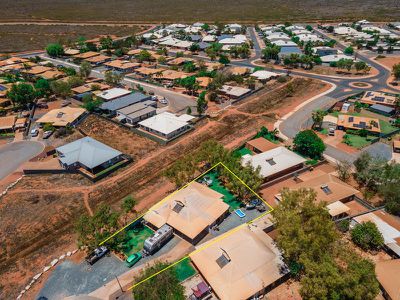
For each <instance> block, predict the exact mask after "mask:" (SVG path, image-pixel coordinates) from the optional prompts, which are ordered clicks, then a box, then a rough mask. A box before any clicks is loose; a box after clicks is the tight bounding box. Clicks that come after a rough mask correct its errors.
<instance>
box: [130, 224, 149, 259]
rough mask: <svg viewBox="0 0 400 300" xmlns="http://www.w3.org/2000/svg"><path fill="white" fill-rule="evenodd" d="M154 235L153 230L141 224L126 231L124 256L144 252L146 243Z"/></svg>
mask: <svg viewBox="0 0 400 300" xmlns="http://www.w3.org/2000/svg"><path fill="white" fill-rule="evenodd" d="M152 234H153V230H151V229H150V228H149V227H147V226H144V225H141V224H138V225H136V226H132V227H131V228H128V229H126V240H125V242H124V243H123V251H124V254H125V255H126V256H129V255H132V254H134V253H136V252H139V251H140V250H142V249H143V245H144V241H145V240H146V239H147V238H148V237H150V236H151V235H152Z"/></svg>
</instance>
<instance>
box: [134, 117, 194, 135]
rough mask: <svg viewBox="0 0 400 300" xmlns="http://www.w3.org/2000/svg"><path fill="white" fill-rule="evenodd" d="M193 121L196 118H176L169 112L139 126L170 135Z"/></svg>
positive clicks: (149, 119)
mask: <svg viewBox="0 0 400 300" xmlns="http://www.w3.org/2000/svg"><path fill="white" fill-rule="evenodd" d="M192 119H194V117H192V116H190V115H186V114H183V115H181V116H176V115H174V114H172V113H169V112H163V113H161V114H158V115H155V116H153V117H151V118H148V119H146V120H144V121H141V122H139V125H141V126H144V127H147V128H150V129H152V130H155V131H158V132H161V133H163V134H170V133H171V132H174V131H176V130H178V129H179V128H182V127H184V126H186V125H188V121H190V120H192Z"/></svg>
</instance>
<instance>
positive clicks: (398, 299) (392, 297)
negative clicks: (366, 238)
mask: <svg viewBox="0 0 400 300" xmlns="http://www.w3.org/2000/svg"><path fill="white" fill-rule="evenodd" d="M375 273H376V277H377V278H378V281H379V285H380V287H381V290H382V292H383V297H384V298H385V299H387V300H400V276H399V274H400V259H392V260H385V261H380V262H377V263H376V264H375Z"/></svg>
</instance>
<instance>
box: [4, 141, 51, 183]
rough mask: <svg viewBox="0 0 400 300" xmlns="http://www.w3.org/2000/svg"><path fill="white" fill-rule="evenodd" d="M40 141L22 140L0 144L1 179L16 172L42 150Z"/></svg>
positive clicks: (42, 146)
mask: <svg viewBox="0 0 400 300" xmlns="http://www.w3.org/2000/svg"><path fill="white" fill-rule="evenodd" d="M43 148H44V145H43V144H42V143H39V142H31V141H21V142H14V143H10V144H6V145H2V146H0V166H1V168H0V179H3V178H4V177H6V176H8V175H9V174H11V173H12V172H14V171H15V170H16V169H18V167H19V166H20V165H22V164H23V163H24V162H26V161H27V160H29V159H31V158H33V157H35V156H36V155H38V154H39V153H40V152H42V150H43Z"/></svg>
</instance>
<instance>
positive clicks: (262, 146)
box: [246, 137, 279, 154]
mask: <svg viewBox="0 0 400 300" xmlns="http://www.w3.org/2000/svg"><path fill="white" fill-rule="evenodd" d="M277 147H279V145H277V144H274V143H272V142H270V141H268V140H267V139H266V138H263V137H259V138H256V139H254V140H251V141H248V142H247V143H246V148H247V149H249V150H251V151H252V152H254V153H255V154H258V153H262V152H265V151H269V150H272V149H274V148H277Z"/></svg>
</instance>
